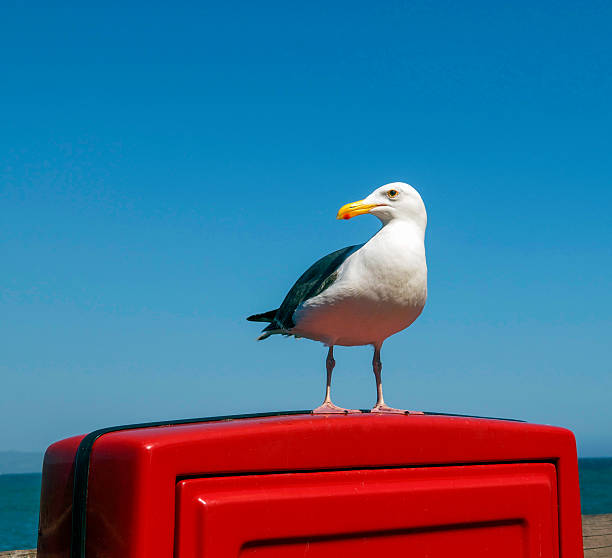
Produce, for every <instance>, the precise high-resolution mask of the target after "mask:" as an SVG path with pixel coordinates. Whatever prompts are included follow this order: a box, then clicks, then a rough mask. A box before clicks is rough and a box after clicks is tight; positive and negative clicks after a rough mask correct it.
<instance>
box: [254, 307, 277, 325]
mask: <svg viewBox="0 0 612 558" xmlns="http://www.w3.org/2000/svg"><path fill="white" fill-rule="evenodd" d="M277 312H278V308H277V309H276V310H268V312H262V313H261V314H253V315H252V316H249V317H248V318H247V320H248V321H249V322H268V323H270V322H272V320H273V319H274V316H276V313H277Z"/></svg>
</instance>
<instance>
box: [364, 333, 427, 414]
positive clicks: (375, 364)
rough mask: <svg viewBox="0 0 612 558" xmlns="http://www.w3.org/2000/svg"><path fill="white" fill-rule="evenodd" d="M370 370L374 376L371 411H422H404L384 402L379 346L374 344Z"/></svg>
mask: <svg viewBox="0 0 612 558" xmlns="http://www.w3.org/2000/svg"><path fill="white" fill-rule="evenodd" d="M372 370H373V371H374V377H375V378H376V405H374V407H372V410H371V411H370V412H371V413H381V414H395V415H422V414H424V413H423V412H422V411H406V410H405V409H395V408H394V407H389V405H387V404H386V403H385V400H384V398H383V392H382V362H381V360H380V347H378V346H376V345H375V346H374V358H373V359H372Z"/></svg>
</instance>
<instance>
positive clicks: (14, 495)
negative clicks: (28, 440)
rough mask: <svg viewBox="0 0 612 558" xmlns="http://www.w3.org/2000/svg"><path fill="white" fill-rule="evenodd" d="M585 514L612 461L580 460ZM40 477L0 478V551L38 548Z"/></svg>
mask: <svg viewBox="0 0 612 558" xmlns="http://www.w3.org/2000/svg"><path fill="white" fill-rule="evenodd" d="M579 467H580V497H581V500H582V513H584V514H592V513H612V458H599V459H580V460H579ZM40 480H41V476H40V474H38V473H30V474H20V475H0V551H2V550H16V549H20V548H35V547H36V532H37V529H38V506H39V499H40Z"/></svg>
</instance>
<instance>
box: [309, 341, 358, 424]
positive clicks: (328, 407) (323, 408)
mask: <svg viewBox="0 0 612 558" xmlns="http://www.w3.org/2000/svg"><path fill="white" fill-rule="evenodd" d="M335 365H336V361H335V360H334V347H333V345H332V346H331V347H330V348H329V351H328V352H327V360H326V366H327V385H326V388H325V399H324V400H323V403H322V404H321V405H319V406H318V407H317V408H316V409H313V411H312V414H313V415H324V414H325V415H329V414H334V415H346V414H348V413H360V412H361V411H359V410H356V409H343V408H342V407H338V405H334V404H333V403H332V400H331V378H332V372H333V371H334V366H335Z"/></svg>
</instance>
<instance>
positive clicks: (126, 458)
mask: <svg viewBox="0 0 612 558" xmlns="http://www.w3.org/2000/svg"><path fill="white" fill-rule="evenodd" d="M136 426H137V427H124V428H123V429H107V430H104V431H98V432H95V433H92V434H90V435H88V436H85V437H83V436H81V437H75V438H69V439H67V440H63V441H61V442H58V443H56V444H53V445H52V446H51V447H50V448H49V449H48V450H47V453H46V455H45V462H44V466H43V487H42V496H41V512H40V528H39V541H38V552H39V558H60V557H61V558H68V557H70V558H102V557H104V558H136V557H138V558H145V557H146V558H158V557H159V558H162V557H163V558H172V557H174V558H230V557H232V558H234V557H241V558H277V557H283V558H292V557H298V556H299V557H307V558H329V557H332V556H333V557H338V556H341V557H344V556H346V557H350V558H360V557H366V556H367V557H368V558H370V557H371V556H372V555H373V554H374V553H380V552H383V553H386V554H388V555H397V556H410V557H427V558H442V557H444V558H448V557H451V556H452V557H453V558H461V557H470V558H484V557H490V558H505V557H508V558H510V557H513V558H518V557H525V558H526V557H536V556H537V557H550V558H556V557H563V558H574V557H581V556H582V535H581V523H580V500H579V491H578V469H577V460H576V446H575V441H574V437H573V435H572V433H571V432H569V431H568V430H564V429H561V428H555V427H551V426H538V425H532V424H525V423H520V422H513V421H504V420H494V419H479V418H467V417H452V416H436V415H423V416H420V415H412V416H402V415H373V414H362V415H347V416H337V415H334V416H330V415H328V416H325V415H319V416H312V415H309V414H293V415H290V414H285V415H280V416H279V415H275V416H257V417H248V418H231V419H230V418H225V419H223V418H221V419H219V418H217V419H210V420H204V421H199V422H191V421H186V423H184V424H179V425H176V424H174V425H158V426H150V425H149V426H147V425H144V426H143V425H136Z"/></svg>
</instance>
